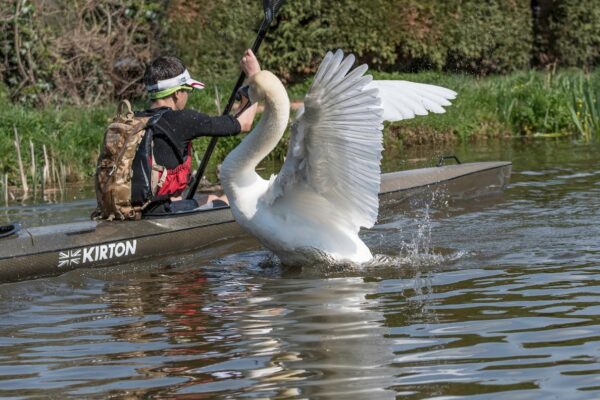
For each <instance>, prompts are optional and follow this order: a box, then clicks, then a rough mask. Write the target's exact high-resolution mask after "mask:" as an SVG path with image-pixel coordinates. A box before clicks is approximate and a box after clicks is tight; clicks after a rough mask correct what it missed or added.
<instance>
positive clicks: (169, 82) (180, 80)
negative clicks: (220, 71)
mask: <svg viewBox="0 0 600 400" xmlns="http://www.w3.org/2000/svg"><path fill="white" fill-rule="evenodd" d="M182 85H188V86H191V87H192V88H194V89H204V83H202V82H200V81H197V80H195V79H192V77H191V76H190V73H189V72H188V70H187V69H186V70H185V71H183V72H182V73H181V74H179V75H177V76H176V77H174V78H169V79H165V80H162V81H158V83H156V84H154V85H148V86H146V90H147V91H149V92H158V91H160V90H164V89H170V88H173V87H176V86H182Z"/></svg>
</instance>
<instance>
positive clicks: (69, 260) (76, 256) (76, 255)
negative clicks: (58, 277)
mask: <svg viewBox="0 0 600 400" xmlns="http://www.w3.org/2000/svg"><path fill="white" fill-rule="evenodd" d="M80 262H81V249H79V250H67V251H61V252H60V253H59V254H58V268H60V267H65V266H67V267H69V266H71V265H76V264H79V263H80Z"/></svg>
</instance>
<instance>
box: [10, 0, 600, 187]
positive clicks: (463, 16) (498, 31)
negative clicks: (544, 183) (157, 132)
mask: <svg viewBox="0 0 600 400" xmlns="http://www.w3.org/2000/svg"><path fill="white" fill-rule="evenodd" d="M595 3H596V0H561V1H547V0H532V1H530V2H523V1H506V0H491V1H487V2H480V1H470V0H450V1H446V2H439V1H437V0H372V1H368V2H366V1H362V0H342V1H340V2H328V1H321V0H288V1H287V3H286V6H284V7H283V9H282V12H281V14H280V15H279V16H278V18H277V19H276V21H275V22H274V27H273V29H274V30H273V32H272V33H271V34H269V35H268V36H267V38H266V40H265V42H264V44H263V47H262V48H261V53H260V58H261V62H262V65H263V67H264V68H267V69H270V70H272V71H274V72H275V73H277V74H278V75H279V76H280V77H282V79H284V81H285V82H286V84H287V85H288V87H289V89H290V96H291V97H292V98H293V99H296V100H301V95H302V94H303V93H305V91H306V89H307V87H308V84H309V79H310V77H311V76H312V74H313V73H314V71H315V69H316V67H317V66H318V63H319V61H320V59H321V57H322V56H323V54H324V53H325V51H326V50H328V49H333V48H343V49H344V50H346V51H352V52H354V53H355V54H356V55H357V56H358V58H359V60H360V62H366V63H368V64H369V65H370V66H371V71H372V72H373V74H374V75H375V77H376V78H378V79H407V80H412V81H418V82H427V83H432V84H439V85H442V86H446V87H449V88H452V89H453V90H455V91H457V92H458V93H459V97H458V98H457V100H456V101H455V102H454V105H453V106H452V107H450V108H449V109H448V112H447V113H446V114H444V115H434V116H429V117H427V118H417V119H414V120H410V121H406V122H405V123H397V124H392V125H389V126H386V130H385V141H386V143H385V144H386V146H387V147H393V146H409V145H412V144H418V143H424V142H427V143H431V142H433V143H436V142H449V141H459V140H463V141H468V140H473V139H475V138H478V139H479V138H489V137H514V136H551V137H554V136H567V135H573V136H574V137H576V138H580V139H584V140H589V139H591V138H593V137H595V136H596V137H597V136H600V120H599V115H600V109H599V104H600V101H599V97H600V91H599V85H600V84H599V83H598V81H599V79H598V78H599V77H600V73H599V72H598V69H597V68H598V66H600V8H598V7H596V6H595ZM399 10H400V11H399ZM261 18H262V10H261V2H260V1H246V0H218V1H217V0H207V1H202V2H189V1H185V0H171V1H168V2H166V1H164V0H110V1H98V2H89V1H84V0H69V1H66V0H55V1H51V2H48V1H42V0H7V1H4V2H2V3H1V4H0V28H2V29H0V44H1V45H0V82H1V83H0V154H1V155H2V157H0V184H2V185H4V186H5V187H6V186H19V187H23V186H24V180H25V181H28V182H29V186H32V184H33V181H35V182H37V184H38V185H40V184H41V179H42V178H44V179H46V180H48V181H49V183H50V184H52V185H58V184H61V182H64V181H65V180H91V176H92V173H93V170H94V166H95V160H96V157H97V154H98V150H99V146H100V142H101V140H102V132H103V130H104V128H105V126H106V125H107V123H108V121H109V120H110V118H111V117H112V115H113V114H114V110H115V105H116V103H117V101H118V99H121V98H128V99H132V100H134V101H136V102H137V105H138V108H140V107H143V104H144V89H143V85H142V84H141V78H142V76H143V71H144V67H145V64H146V63H148V62H149V61H150V60H151V59H152V58H153V57H155V56H156V55H158V54H175V55H178V56H179V57H181V58H182V59H183V60H184V61H185V62H186V64H187V65H188V67H189V69H190V70H191V72H192V74H193V75H194V76H196V77H198V78H199V79H201V80H204V81H205V82H206V83H207V84H208V88H207V90H205V91H203V92H202V93H195V94H194V95H193V96H192V98H191V106H192V107H194V108H196V109H200V110H202V111H205V112H207V113H211V114H217V113H219V112H220V107H222V106H223V103H224V102H225V101H226V100H227V96H228V95H229V91H230V88H231V86H230V85H231V84H232V82H233V81H234V80H235V78H236V76H237V70H238V67H237V59H238V58H239V55H240V54H241V53H242V51H243V50H244V48H246V47H247V46H249V45H250V44H251V43H252V39H253V37H254V32H256V28H257V24H258V21H260V20H261ZM239 140H240V138H227V139H222V140H220V141H219V145H218V148H217V151H216V153H215V154H214V157H213V161H212V165H211V166H209V168H210V167H212V169H211V170H212V171H214V169H215V168H214V167H215V165H216V164H217V163H218V162H220V161H221V160H222V159H223V157H224V156H225V155H226V154H227V153H228V152H229V151H230V150H231V148H233V147H234V146H235V145H236V144H237V143H238V142H239ZM15 142H17V143H18V144H20V145H15ZM206 142H207V141H204V140H198V141H197V143H195V146H196V149H197V150H198V151H197V152H196V154H198V153H200V152H201V151H202V150H203V148H204V146H206ZM284 146H285V143H283V144H282V145H281V146H280V147H278V149H277V150H276V152H275V153H274V154H273V156H272V157H273V158H274V159H278V158H282V157H283V155H284V152H285V150H284ZM17 150H18V151H17ZM19 165H22V166H21V167H20V166H19ZM5 181H6V183H5ZM46 183H48V182H46ZM33 186H35V185H33Z"/></svg>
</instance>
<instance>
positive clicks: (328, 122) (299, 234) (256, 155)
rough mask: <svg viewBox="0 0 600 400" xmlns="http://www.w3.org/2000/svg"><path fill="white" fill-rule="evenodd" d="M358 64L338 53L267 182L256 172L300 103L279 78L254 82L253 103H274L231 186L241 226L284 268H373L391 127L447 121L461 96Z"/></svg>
mask: <svg viewBox="0 0 600 400" xmlns="http://www.w3.org/2000/svg"><path fill="white" fill-rule="evenodd" d="M354 62H355V57H354V55H352V54H349V55H347V56H344V53H343V52H342V51H341V50H338V51H336V52H335V53H332V52H328V53H327V54H326V55H325V57H324V58H323V61H322V62H321V65H320V66H319V68H318V70H317V73H316V75H315V78H314V81H313V83H312V85H311V87H310V89H309V90H308V92H307V94H306V96H305V99H304V107H303V108H301V109H300V110H299V111H298V114H297V116H296V119H295V121H294V122H293V123H292V125H291V137H290V144H289V148H288V151H287V156H286V159H285V162H284V164H283V166H282V168H281V171H280V172H279V174H278V175H276V176H271V179H269V180H265V179H263V178H261V177H260V176H259V175H258V174H257V173H256V166H257V165H258V163H259V162H260V161H261V160H262V159H264V158H265V157H266V156H267V155H268V154H269V153H270V152H271V151H272V150H273V149H274V148H275V146H276V145H277V143H278V142H279V140H280V139H281V137H282V136H283V134H284V132H285V130H286V127H287V125H288V119H289V114H290V101H289V98H288V95H287V92H286V90H285V87H284V86H283V84H282V83H281V81H280V80H279V79H278V78H277V77H276V76H275V75H274V74H273V73H271V72H269V71H264V70H263V71H261V72H259V73H257V74H255V75H253V76H252V77H250V78H249V79H248V82H247V84H248V86H249V88H248V95H249V99H250V101H251V102H252V103H256V102H264V112H263V114H262V117H261V119H260V121H259V122H258V123H257V124H256V126H255V128H254V129H253V130H252V131H251V132H250V133H249V134H248V135H247V136H246V137H245V138H244V140H243V141H242V142H241V143H240V144H239V145H238V146H237V147H236V148H235V149H234V150H233V151H232V152H231V153H230V154H229V155H228V156H227V157H226V158H225V160H224V162H223V164H222V166H221V182H222V185H223V190H224V192H225V194H226V195H227V198H228V199H229V203H230V206H231V211H232V213H233V216H234V218H235V219H236V221H237V222H238V223H239V224H240V225H241V226H242V227H243V228H244V229H246V230H247V231H249V232H250V233H251V234H252V235H254V236H255V237H256V238H257V239H258V240H259V241H260V242H261V243H262V244H263V245H264V246H265V247H266V248H268V249H269V250H271V251H272V252H273V253H274V254H275V255H276V256H277V257H278V258H279V259H280V260H281V262H282V263H283V264H284V265H290V266H294V265H306V264H307V263H309V264H311V263H315V262H329V263H348V262H349V263H364V262H367V261H369V260H371V259H372V258H373V256H372V254H371V251H370V250H369V248H368V247H367V246H366V245H365V243H364V242H363V241H362V240H361V239H360V238H359V236H358V233H359V230H360V228H361V227H364V228H371V227H373V225H374V224H375V222H376V220H377V213H378V208H379V199H378V193H379V186H380V181H381V179H380V160H381V153H382V150H383V144H382V143H383V133H382V130H383V122H384V120H389V121H397V120H401V119H407V118H412V117H414V116H415V115H425V114H427V113H428V112H434V113H443V112H444V108H443V106H448V105H450V102H449V100H451V99H454V98H455V96H456V93H455V92H454V91H452V90H449V89H445V88H442V87H439V86H433V85H427V84H418V83H413V82H408V81H374V80H373V79H372V77H371V76H370V75H365V73H366V72H367V69H368V67H367V66H366V65H361V66H358V67H356V68H354V69H352V67H353V65H354Z"/></svg>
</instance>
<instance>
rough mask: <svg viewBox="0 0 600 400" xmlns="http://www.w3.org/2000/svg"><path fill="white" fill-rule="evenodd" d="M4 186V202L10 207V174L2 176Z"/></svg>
mask: <svg viewBox="0 0 600 400" xmlns="http://www.w3.org/2000/svg"><path fill="white" fill-rule="evenodd" d="M2 188H3V191H4V204H5V206H6V207H8V174H4V175H3V176H2Z"/></svg>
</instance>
